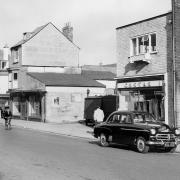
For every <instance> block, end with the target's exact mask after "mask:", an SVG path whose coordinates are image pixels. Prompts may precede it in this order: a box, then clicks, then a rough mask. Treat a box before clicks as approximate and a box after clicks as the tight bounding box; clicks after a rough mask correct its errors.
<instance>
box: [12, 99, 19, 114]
mask: <svg viewBox="0 0 180 180" xmlns="http://www.w3.org/2000/svg"><path fill="white" fill-rule="evenodd" d="M12 107H13V108H12V110H13V112H12V113H13V115H15V116H20V112H21V107H20V99H19V97H14V98H13V102H12Z"/></svg>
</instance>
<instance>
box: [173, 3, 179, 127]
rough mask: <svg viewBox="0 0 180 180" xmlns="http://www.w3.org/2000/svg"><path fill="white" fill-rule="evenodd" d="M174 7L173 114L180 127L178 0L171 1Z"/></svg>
mask: <svg viewBox="0 0 180 180" xmlns="http://www.w3.org/2000/svg"><path fill="white" fill-rule="evenodd" d="M173 3H174V8H173V10H174V11H173V13H174V53H175V56H174V60H175V74H176V75H175V76H176V77H175V84H176V92H175V97H176V100H175V103H176V104H175V105H176V106H175V112H176V114H175V116H176V126H178V127H180V0H176V1H173Z"/></svg>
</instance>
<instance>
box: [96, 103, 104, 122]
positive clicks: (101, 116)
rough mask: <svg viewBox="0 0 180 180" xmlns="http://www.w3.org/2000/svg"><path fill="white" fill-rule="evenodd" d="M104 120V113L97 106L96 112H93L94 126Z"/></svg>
mask: <svg viewBox="0 0 180 180" xmlns="http://www.w3.org/2000/svg"><path fill="white" fill-rule="evenodd" d="M103 120H104V112H103V110H102V109H101V108H100V107H99V106H98V107H97V108H96V110H95V111H94V121H95V124H99V123H101V122H103Z"/></svg>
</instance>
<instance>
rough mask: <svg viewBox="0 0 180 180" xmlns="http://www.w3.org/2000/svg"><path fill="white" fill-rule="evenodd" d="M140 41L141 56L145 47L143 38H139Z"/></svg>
mask: <svg viewBox="0 0 180 180" xmlns="http://www.w3.org/2000/svg"><path fill="white" fill-rule="evenodd" d="M138 41H139V47H138V49H139V53H140V54H141V53H143V51H144V50H143V49H144V45H143V38H142V37H139V38H138Z"/></svg>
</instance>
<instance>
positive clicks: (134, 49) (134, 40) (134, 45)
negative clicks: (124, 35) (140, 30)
mask: <svg viewBox="0 0 180 180" xmlns="http://www.w3.org/2000/svg"><path fill="white" fill-rule="evenodd" d="M136 45H137V44H136V38H134V39H132V46H133V54H132V55H136V54H137V52H136V47H137V46H136Z"/></svg>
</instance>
